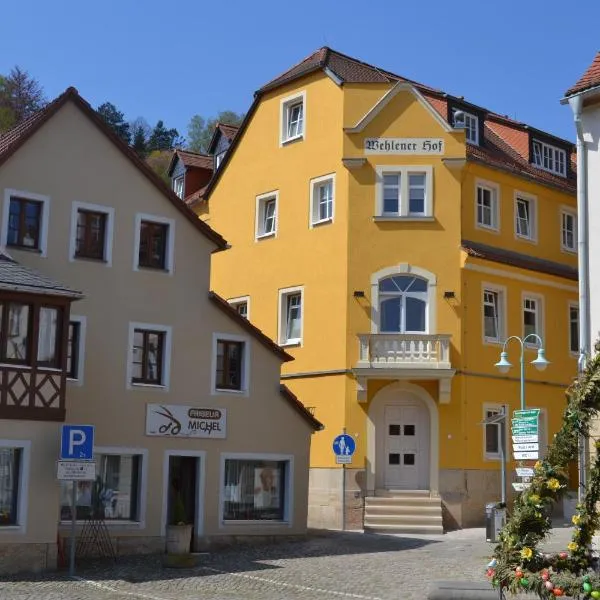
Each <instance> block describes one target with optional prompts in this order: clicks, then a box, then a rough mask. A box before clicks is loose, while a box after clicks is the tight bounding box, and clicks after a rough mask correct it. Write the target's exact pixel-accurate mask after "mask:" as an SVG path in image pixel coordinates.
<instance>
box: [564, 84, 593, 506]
mask: <svg viewBox="0 0 600 600" xmlns="http://www.w3.org/2000/svg"><path fill="white" fill-rule="evenodd" d="M582 104H583V99H582V97H581V95H578V96H572V97H571V98H569V106H570V107H571V110H572V111H573V118H574V120H575V129H576V131H577V215H578V219H577V222H578V227H577V235H578V242H577V251H578V254H577V258H578V263H579V264H578V270H579V360H578V362H577V367H578V371H579V377H581V376H582V375H583V371H584V370H585V366H586V363H587V359H588V357H589V355H590V343H591V337H592V332H591V327H590V286H589V282H590V279H589V275H590V270H589V269H590V262H589V244H588V194H587V154H586V148H585V142H584V140H583V124H582V121H581V108H582ZM586 462H587V439H586V438H585V436H583V435H580V436H579V494H578V497H579V501H580V502H581V501H582V500H583V496H584V494H585V487H586V483H587V464H586Z"/></svg>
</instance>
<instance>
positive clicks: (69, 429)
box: [60, 425, 94, 460]
mask: <svg viewBox="0 0 600 600" xmlns="http://www.w3.org/2000/svg"><path fill="white" fill-rule="evenodd" d="M93 458H94V426H93V425H63V426H62V433H61V437H60V460H92V459H93Z"/></svg>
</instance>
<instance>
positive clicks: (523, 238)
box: [515, 233, 537, 244]
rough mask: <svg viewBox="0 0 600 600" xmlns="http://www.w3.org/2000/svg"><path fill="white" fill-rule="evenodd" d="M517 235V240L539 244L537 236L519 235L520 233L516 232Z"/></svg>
mask: <svg viewBox="0 0 600 600" xmlns="http://www.w3.org/2000/svg"><path fill="white" fill-rule="evenodd" d="M515 237H516V238H517V240H519V241H521V242H529V243H530V244H537V238H532V237H526V236H524V235H519V234H518V233H517V234H515Z"/></svg>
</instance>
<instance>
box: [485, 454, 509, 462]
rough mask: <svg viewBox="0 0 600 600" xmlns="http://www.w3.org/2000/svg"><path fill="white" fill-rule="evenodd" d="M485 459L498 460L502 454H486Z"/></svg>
mask: <svg viewBox="0 0 600 600" xmlns="http://www.w3.org/2000/svg"><path fill="white" fill-rule="evenodd" d="M505 458H506V457H505ZM483 459H484V460H488V461H490V462H491V461H495V462H498V461H499V460H500V455H499V454H486V455H485V456H484V458H483Z"/></svg>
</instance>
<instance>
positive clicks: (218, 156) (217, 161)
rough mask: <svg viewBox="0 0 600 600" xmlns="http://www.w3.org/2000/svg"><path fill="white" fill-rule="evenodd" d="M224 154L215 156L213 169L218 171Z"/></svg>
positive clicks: (220, 153)
mask: <svg viewBox="0 0 600 600" xmlns="http://www.w3.org/2000/svg"><path fill="white" fill-rule="evenodd" d="M225 152H227V150H225ZM225 152H219V154H217V155H216V156H215V168H216V169H218V168H219V166H220V165H221V163H222V162H223V159H224V158H225Z"/></svg>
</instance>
